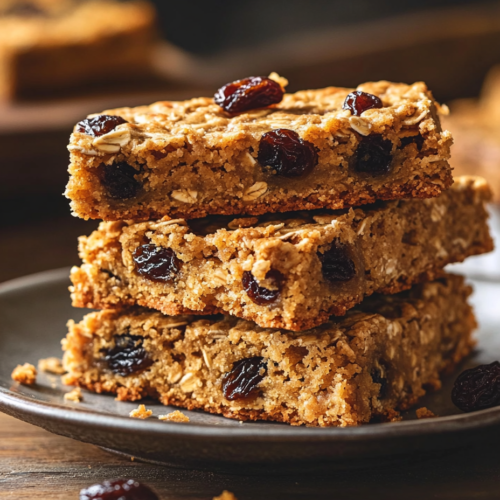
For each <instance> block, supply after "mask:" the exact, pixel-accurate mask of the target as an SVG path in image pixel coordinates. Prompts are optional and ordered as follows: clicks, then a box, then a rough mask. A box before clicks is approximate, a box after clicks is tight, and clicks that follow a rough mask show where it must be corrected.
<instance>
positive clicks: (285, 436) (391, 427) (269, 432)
mask: <svg viewBox="0 0 500 500" xmlns="http://www.w3.org/2000/svg"><path fill="white" fill-rule="evenodd" d="M69 269H70V268H68V267H64V268H58V269H52V270H48V271H42V272H39V273H35V274H31V275H27V276H23V277H20V278H15V279H13V280H9V281H6V282H3V283H0V297H2V296H3V295H8V294H9V293H12V292H18V291H22V290H23V289H26V288H32V287H34V286H40V285H44V284H47V285H49V284H56V283H58V282H59V283H61V282H63V281H68V279H69ZM469 280H473V281H483V280H480V279H477V278H472V277H469ZM499 284H500V283H499ZM0 410H2V411H5V412H6V413H8V414H10V415H12V416H14V417H16V418H20V416H21V415H23V416H30V417H35V421H36V420H38V419H39V418H43V419H47V420H51V421H53V422H57V421H64V422H65V423H66V424H72V425H77V426H83V427H86V428H95V429H107V430H113V431H115V432H116V431H117V430H118V431H123V432H127V431H133V432H134V433H139V434H144V435H149V434H151V433H153V434H158V433H159V434H163V435H165V436H168V435H175V436H176V437H178V438H182V437H191V438H193V437H197V438H206V439H214V438H216V439H217V440H219V441H231V440H234V439H235V438H238V439H243V440H250V439H251V440H265V441H270V440H272V441H276V442H279V441H287V442H293V441H297V442H303V441H311V440H315V441H335V442H352V441H358V440H360V439H362V440H377V439H380V438H381V437H383V438H392V439H401V438H406V437H412V436H414V435H416V434H419V435H421V434H426V435H429V434H441V435H442V434H446V433H456V432H470V431H474V430H478V429H484V428H488V427H493V426H498V425H500V406H499V407H495V408H490V409H486V410H481V411H477V412H472V413H460V414H457V415H448V416H443V417H437V418H432V419H417V420H407V421H403V422H387V423H374V424H367V425H360V426H357V427H304V426H291V425H287V424H282V425H279V424H277V425H272V426H269V427H265V428H262V427H260V426H258V425H256V426H253V425H247V426H242V427H239V426H219V425H214V424H209V423H207V424H200V423H189V424H184V425H179V424H178V423H171V422H160V421H155V420H138V419H132V418H130V417H126V416H121V415H111V414H110V415H107V414H103V413H99V412H95V411H92V410H87V409H81V408H69V407H63V406H56V405H53V404H49V403H45V402H43V401H37V400H36V399H34V398H30V397H28V396H25V395H23V394H17V393H15V392H14V391H12V390H10V389H7V388H5V387H0ZM30 421H31V422H32V423H33V419H30ZM247 423H250V424H252V422H247Z"/></svg>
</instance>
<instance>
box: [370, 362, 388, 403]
mask: <svg viewBox="0 0 500 500" xmlns="http://www.w3.org/2000/svg"><path fill="white" fill-rule="evenodd" d="M371 376H372V381H373V383H374V384H380V390H379V393H378V396H379V399H384V398H385V397H386V396H387V389H388V383H387V379H386V378H385V377H384V376H383V375H382V370H381V369H380V368H376V367H374V368H373V369H372V371H371Z"/></svg>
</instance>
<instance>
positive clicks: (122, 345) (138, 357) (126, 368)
mask: <svg viewBox="0 0 500 500" xmlns="http://www.w3.org/2000/svg"><path fill="white" fill-rule="evenodd" d="M143 341H144V339H143V338H142V337H140V336H139V335H130V334H129V333H124V334H123V335H115V347H113V348H112V349H102V350H101V352H102V353H103V354H104V355H105V356H104V360H105V361H106V362H107V363H108V367H109V369H110V370H111V371H112V372H113V373H117V374H118V375H122V376H123V377H126V376H127V375H132V373H138V372H141V371H143V370H145V369H146V368H149V367H150V366H151V365H152V364H153V360H152V359H151V358H150V357H149V354H148V352H147V351H146V349H144V347H142V343H143Z"/></svg>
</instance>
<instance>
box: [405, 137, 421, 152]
mask: <svg viewBox="0 0 500 500" xmlns="http://www.w3.org/2000/svg"><path fill="white" fill-rule="evenodd" d="M408 144H415V145H416V146H417V149H418V150H419V151H421V149H422V146H423V145H424V138H423V137H422V135H421V134H418V135H412V136H410V137H401V146H400V149H403V148H405V147H406V146H408Z"/></svg>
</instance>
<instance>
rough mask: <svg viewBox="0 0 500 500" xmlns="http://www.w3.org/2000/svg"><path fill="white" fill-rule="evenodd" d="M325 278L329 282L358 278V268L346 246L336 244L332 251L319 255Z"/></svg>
mask: <svg viewBox="0 0 500 500" xmlns="http://www.w3.org/2000/svg"><path fill="white" fill-rule="evenodd" d="M318 257H319V260H320V261H321V266H322V268H321V270H322V272H323V276H324V277H325V279H327V280H328V281H349V280H351V279H352V278H354V276H356V266H355V265H354V262H353V261H352V259H351V258H350V257H349V255H348V254H347V251H346V249H345V247H344V245H342V244H340V243H338V242H334V243H333V244H332V247H331V248H330V250H327V251H326V252H324V253H318Z"/></svg>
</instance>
